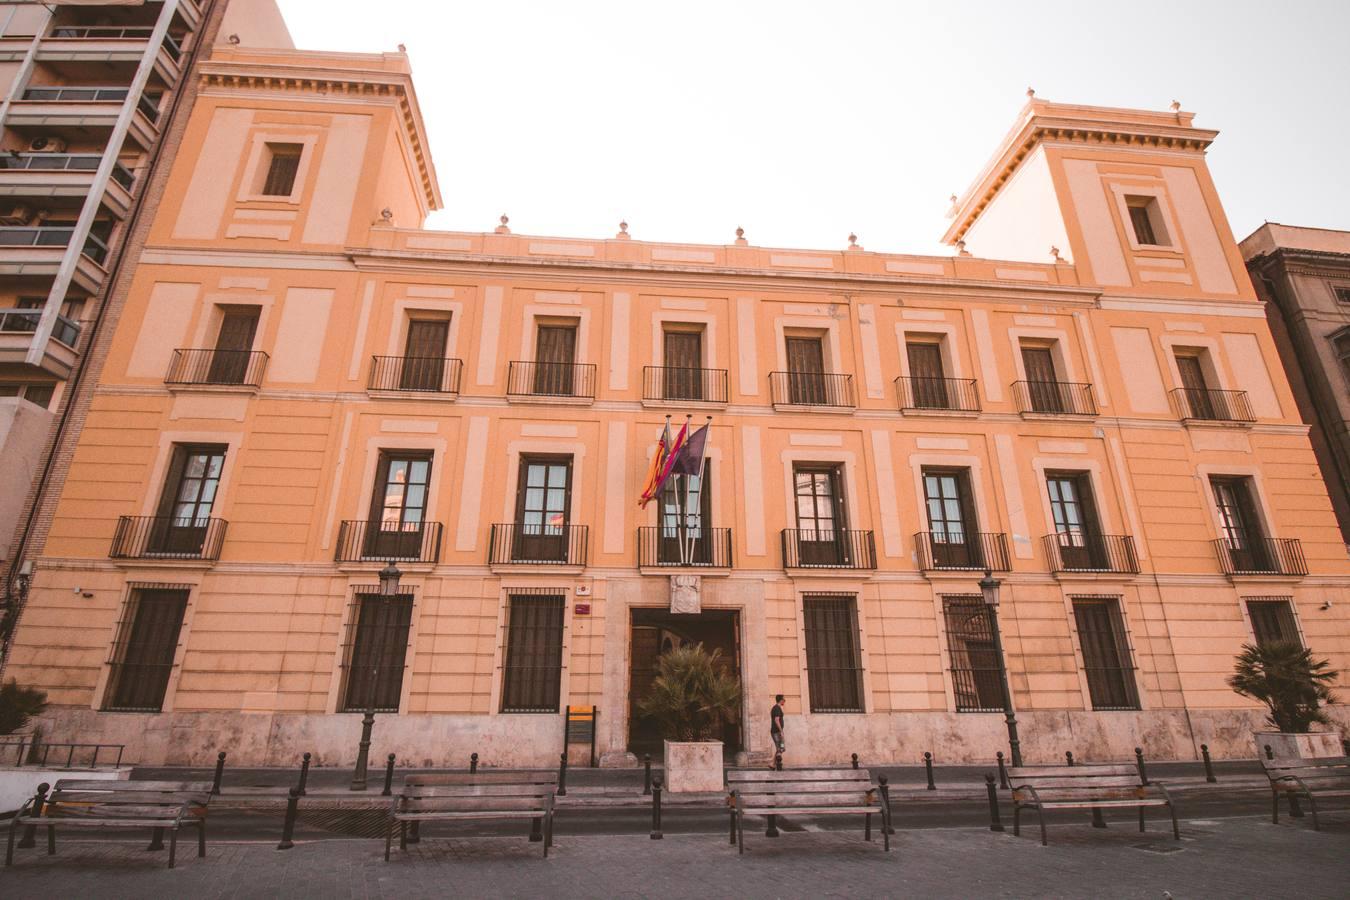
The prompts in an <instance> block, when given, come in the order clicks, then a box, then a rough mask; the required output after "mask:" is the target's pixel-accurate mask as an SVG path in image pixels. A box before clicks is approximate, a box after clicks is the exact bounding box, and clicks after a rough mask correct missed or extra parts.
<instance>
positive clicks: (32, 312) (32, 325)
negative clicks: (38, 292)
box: [0, 309, 80, 347]
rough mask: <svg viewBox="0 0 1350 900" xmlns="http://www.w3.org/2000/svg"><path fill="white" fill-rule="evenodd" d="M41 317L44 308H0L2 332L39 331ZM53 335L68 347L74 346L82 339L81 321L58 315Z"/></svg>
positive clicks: (0, 327)
mask: <svg viewBox="0 0 1350 900" xmlns="http://www.w3.org/2000/svg"><path fill="white" fill-rule="evenodd" d="M41 319H42V310H40V309H5V310H0V332H8V333H11V334H25V333H26V334H32V333H33V332H34V331H37V328H38V322H39V321H40V320H41ZM52 337H54V338H56V339H57V340H58V341H60V342H61V343H63V344H65V345H66V346H67V347H74V346H75V345H76V344H77V343H79V340H80V323H79V322H76V321H74V320H73V319H68V318H66V317H65V316H61V315H58V316H57V317H56V325H55V326H53V328H52Z"/></svg>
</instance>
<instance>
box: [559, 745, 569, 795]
mask: <svg viewBox="0 0 1350 900" xmlns="http://www.w3.org/2000/svg"><path fill="white" fill-rule="evenodd" d="M558 796H559V797H566V796H567V754H566V753H564V754H562V756H560V757H559V758H558Z"/></svg>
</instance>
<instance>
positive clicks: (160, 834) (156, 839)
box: [145, 828, 164, 852]
mask: <svg viewBox="0 0 1350 900" xmlns="http://www.w3.org/2000/svg"><path fill="white" fill-rule="evenodd" d="M145 849H146V851H147V852H149V851H151V850H163V849H164V829H163V828H152V829H150V846H149V847H146V848H145Z"/></svg>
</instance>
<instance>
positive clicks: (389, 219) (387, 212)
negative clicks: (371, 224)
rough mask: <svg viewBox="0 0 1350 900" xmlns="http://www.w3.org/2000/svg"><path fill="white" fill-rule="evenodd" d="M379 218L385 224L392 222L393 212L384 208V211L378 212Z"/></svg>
mask: <svg viewBox="0 0 1350 900" xmlns="http://www.w3.org/2000/svg"><path fill="white" fill-rule="evenodd" d="M380 218H381V219H384V220H385V221H386V222H392V221H393V220H394V211H393V210H392V209H390V208H389V207H387V206H386V207H385V208H384V209H382V210H380Z"/></svg>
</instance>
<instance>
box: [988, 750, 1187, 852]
mask: <svg viewBox="0 0 1350 900" xmlns="http://www.w3.org/2000/svg"><path fill="white" fill-rule="evenodd" d="M1008 783H1009V785H1011V786H1012V797H1013V834H1014V835H1020V834H1021V833H1022V831H1021V821H1020V818H1021V813H1022V810H1023V809H1024V808H1025V809H1035V810H1036V814H1037V816H1039V817H1040V822H1041V844H1042V846H1044V845H1045V844H1046V843H1047V841H1046V836H1045V810H1047V809H1091V810H1093V811H1094V812H1100V811H1101V810H1103V809H1120V808H1124V809H1132V808H1135V807H1137V808H1138V809H1139V830H1140V831H1143V830H1144V809H1145V808H1147V807H1150V806H1165V807H1167V811H1168V812H1169V813H1171V815H1172V836H1173V837H1174V838H1176V839H1177V840H1181V829H1180V827H1179V826H1178V825H1177V810H1176V806H1175V805H1174V804H1173V803H1172V798H1171V797H1170V796H1169V795H1168V793H1167V788H1165V787H1164V786H1163V785H1161V784H1158V783H1157V782H1156V781H1155V782H1151V783H1149V784H1144V781H1143V779H1142V778H1141V777H1140V775H1139V770H1138V769H1137V768H1136V767H1135V766H1133V765H1129V764H1122V765H1076V766H1024V767H1021V768H1012V769H1009V770H1008Z"/></svg>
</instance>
